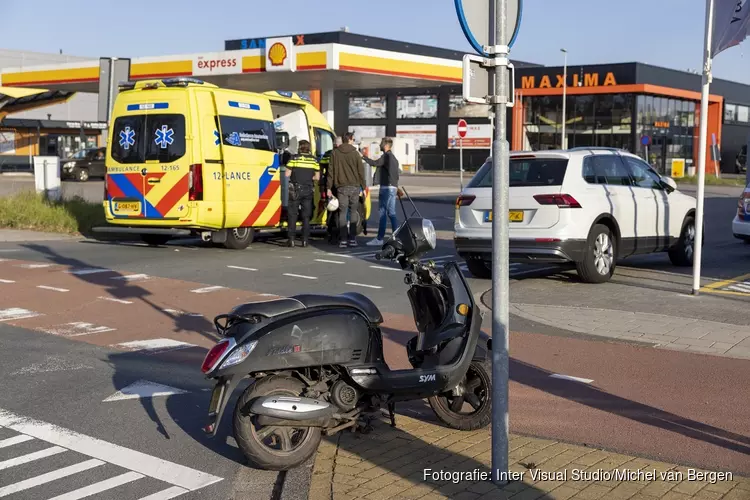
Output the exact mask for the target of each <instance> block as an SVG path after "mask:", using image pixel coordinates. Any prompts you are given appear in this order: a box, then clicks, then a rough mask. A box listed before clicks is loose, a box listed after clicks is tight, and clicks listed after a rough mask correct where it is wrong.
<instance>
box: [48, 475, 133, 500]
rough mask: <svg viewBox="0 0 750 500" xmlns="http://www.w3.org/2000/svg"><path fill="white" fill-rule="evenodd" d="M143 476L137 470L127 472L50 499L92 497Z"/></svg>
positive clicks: (76, 499) (67, 499)
mask: <svg viewBox="0 0 750 500" xmlns="http://www.w3.org/2000/svg"><path fill="white" fill-rule="evenodd" d="M143 477H146V476H144V475H143V474H138V473H137V472H126V473H125V474H120V475H119V476H115V477H111V478H109V479H105V480H104V481H99V482H98V483H94V484H90V485H88V486H84V487H83V488H78V489H77V490H73V491H70V492H68V493H65V494H63V495H58V496H56V497H55V498H50V500H78V499H80V498H86V497H90V496H91V495H96V494H97V493H101V492H102V491H107V490H111V489H112V488H117V487H118V486H122V485H123V484H127V483H131V482H133V481H136V480H138V479H141V478H143Z"/></svg>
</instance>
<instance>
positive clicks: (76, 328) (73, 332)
mask: <svg viewBox="0 0 750 500" xmlns="http://www.w3.org/2000/svg"><path fill="white" fill-rule="evenodd" d="M42 331H44V332H47V333H50V334H52V335H60V336H62V337H80V336H81V335H92V334H94V333H106V332H114V331H115V328H110V327H108V326H96V325H93V324H91V323H85V322H83V321H77V322H75V323H65V324H64V325H57V326H55V327H53V328H47V329H43V330H42Z"/></svg>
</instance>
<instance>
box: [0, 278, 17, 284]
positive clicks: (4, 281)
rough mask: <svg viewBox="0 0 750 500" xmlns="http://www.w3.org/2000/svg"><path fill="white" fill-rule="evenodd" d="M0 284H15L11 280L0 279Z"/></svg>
mask: <svg viewBox="0 0 750 500" xmlns="http://www.w3.org/2000/svg"><path fill="white" fill-rule="evenodd" d="M0 283H15V281H13V280H3V279H0Z"/></svg>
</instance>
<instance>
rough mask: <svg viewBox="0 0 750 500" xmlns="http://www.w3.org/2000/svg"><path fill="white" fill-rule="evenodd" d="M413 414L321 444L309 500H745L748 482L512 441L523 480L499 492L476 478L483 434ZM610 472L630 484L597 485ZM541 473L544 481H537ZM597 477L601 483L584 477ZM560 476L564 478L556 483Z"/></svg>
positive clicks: (487, 453) (482, 461) (514, 465)
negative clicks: (697, 476)
mask: <svg viewBox="0 0 750 500" xmlns="http://www.w3.org/2000/svg"><path fill="white" fill-rule="evenodd" d="M426 411H429V409H428V410H426ZM410 412H416V413H420V416H419V420H417V419H415V418H412V417H409V416H405V415H398V416H397V418H396V422H397V426H398V427H397V428H396V429H393V428H391V427H390V426H389V425H388V424H387V423H386V422H385V418H384V419H383V420H381V421H378V422H376V423H375V430H374V432H372V433H371V434H367V435H362V434H356V433H348V432H347V433H342V434H338V435H335V436H332V437H330V438H327V439H326V440H324V441H323V443H321V446H320V449H319V451H318V454H317V457H316V460H315V466H314V470H313V476H312V481H311V485H310V493H309V496H308V499H309V500H339V499H341V500H344V499H365V500H407V499H409V500H416V499H419V500H437V499H444V498H450V499H452V500H480V499H481V500H485V499H487V500H490V499H491V500H496V499H497V500H501V499H506V498H507V499H513V500H534V499H551V500H565V499H569V498H571V499H589V500H597V499H618V500H619V499H622V500H625V499H631V500H654V499H657V498H659V499H671V500H688V499H694V500H715V499H723V500H747V499H750V479H748V478H744V477H740V476H737V475H736V474H734V475H732V477H731V479H728V478H722V480H718V479H720V478H719V477H718V476H716V479H717V480H716V481H711V479H710V476H708V475H706V476H704V478H703V479H702V480H691V479H693V478H692V477H691V476H690V474H691V472H690V471H694V472H693V473H695V471H698V472H703V473H708V472H709V471H702V470H700V469H688V468H687V467H681V466H678V465H674V464H669V463H664V462H659V461H653V460H649V459H645V458H636V457H632V456H627V455H622V454H618V453H613V452H608V451H603V450H598V449H595V448H589V447H584V446H579V445H573V444H566V443H562V442H556V441H552V440H547V439H538V438H532V437H525V436H518V435H511V439H510V446H509V458H510V466H509V470H510V471H511V472H513V473H517V474H521V473H522V474H523V476H522V480H518V481H512V482H511V483H509V484H508V485H506V486H505V487H503V488H502V489H499V488H498V487H496V486H495V485H494V484H492V483H491V482H490V481H486V480H481V478H480V477H479V474H484V475H485V476H486V475H488V474H489V470H490V464H491V445H492V443H491V437H490V433H489V431H488V430H480V431H475V432H461V431H454V430H451V429H448V428H446V427H443V426H439V425H437V424H436V423H435V422H434V420H433V421H431V419H430V417H429V416H428V415H427V414H426V412H425V413H424V414H422V412H419V411H418V410H412V409H409V410H406V412H404V413H410ZM425 469H431V471H432V472H436V473H440V472H441V471H442V472H445V473H454V474H455V473H458V472H466V473H471V472H472V471H475V472H474V474H475V478H477V479H479V480H473V479H472V478H468V479H465V480H456V481H451V480H449V479H450V478H449V477H448V478H445V477H443V478H440V477H438V476H435V477H431V476H429V475H428V476H427V477H425ZM614 470H619V471H623V472H627V471H629V473H630V474H631V475H632V476H634V477H633V479H632V480H619V478H607V477H601V474H603V471H606V472H610V473H611V472H612V471H614ZM637 471H642V472H641V473H640V474H639V473H638V472H637ZM532 472H533V474H536V477H534V476H533V475H532ZM542 472H543V473H547V475H548V477H547V478H542V477H540V476H539V473H542ZM597 472H598V474H600V477H595V476H594V477H590V478H583V477H582V476H583V474H589V475H592V474H594V473H597ZM715 472H719V473H722V472H725V471H715ZM550 473H555V475H554V476H552V475H551V474H550ZM563 473H565V474H566V475H567V477H559V476H558V475H559V474H563ZM621 473H622V472H621ZM647 474H648V475H647ZM662 474H664V476H662ZM651 476H653V477H651Z"/></svg>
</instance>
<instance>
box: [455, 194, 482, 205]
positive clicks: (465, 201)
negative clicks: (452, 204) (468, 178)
mask: <svg viewBox="0 0 750 500" xmlns="http://www.w3.org/2000/svg"><path fill="white" fill-rule="evenodd" d="M476 199H477V197H476V196H474V195H473V194H462V195H461V196H459V197H458V198H457V199H456V208H458V207H464V206H466V205H471V203H472V202H473V201H474V200H476Z"/></svg>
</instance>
